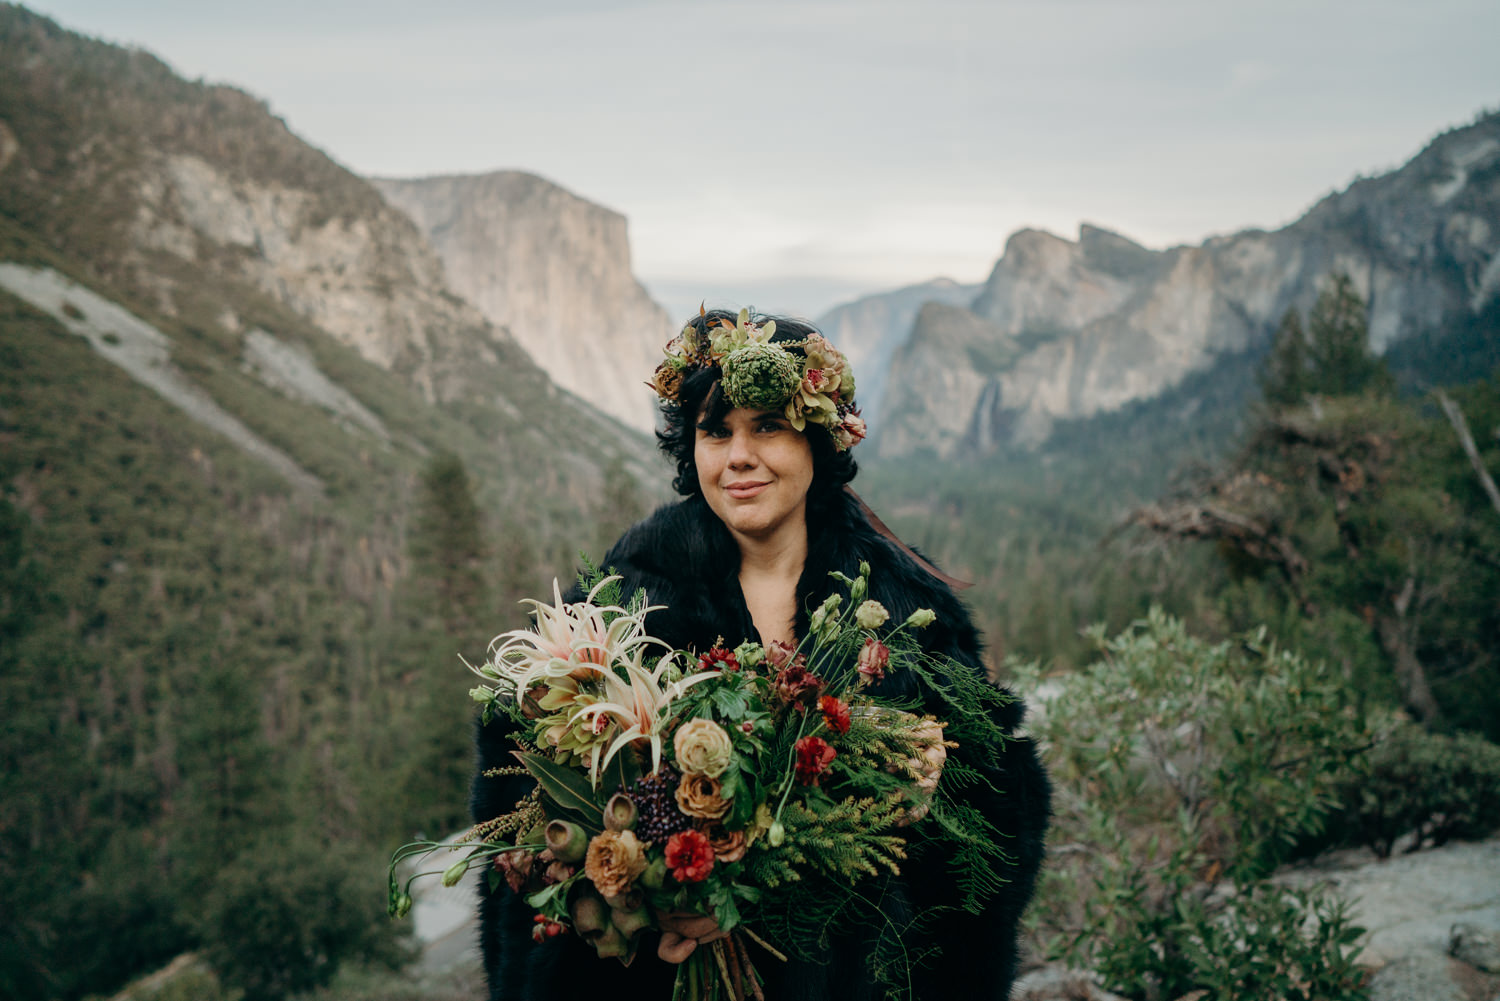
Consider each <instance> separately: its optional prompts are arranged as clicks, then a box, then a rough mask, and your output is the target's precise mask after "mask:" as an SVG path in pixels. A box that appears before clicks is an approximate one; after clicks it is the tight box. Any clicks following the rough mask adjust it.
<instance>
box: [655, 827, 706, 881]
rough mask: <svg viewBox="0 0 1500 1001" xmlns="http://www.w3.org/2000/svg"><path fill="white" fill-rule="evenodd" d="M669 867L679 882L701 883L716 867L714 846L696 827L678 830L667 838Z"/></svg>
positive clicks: (673, 876)
mask: <svg viewBox="0 0 1500 1001" xmlns="http://www.w3.org/2000/svg"><path fill="white" fill-rule="evenodd" d="M667 868H669V869H671V870H672V878H673V879H675V880H677V882H679V883H701V882H703V881H704V880H705V879H707V878H708V874H709V873H710V872H712V871H713V868H714V846H713V845H712V844H710V843H709V840H708V836H707V835H705V834H704V833H703V832H702V831H700V830H697V829H695V828H688V829H687V830H685V831H678V832H677V833H676V834H674V835H672V836H671V837H670V838H668V839H667Z"/></svg>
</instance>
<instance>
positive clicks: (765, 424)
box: [760, 421, 786, 434]
mask: <svg viewBox="0 0 1500 1001" xmlns="http://www.w3.org/2000/svg"><path fill="white" fill-rule="evenodd" d="M760 430H761V432H762V433H763V434H765V433H774V432H776V431H784V430H786V425H785V424H783V423H781V422H780V421H761V424H760Z"/></svg>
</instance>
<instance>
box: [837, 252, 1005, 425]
mask: <svg viewBox="0 0 1500 1001" xmlns="http://www.w3.org/2000/svg"><path fill="white" fill-rule="evenodd" d="M978 291H979V289H978V288H977V287H976V286H973V285H960V284H958V283H957V282H955V281H953V280H951V279H948V278H934V279H933V280H932V281H927V282H923V283H921V284H920V285H908V286H906V287H905V288H899V289H896V290H894V291H891V292H882V293H880V294H878V295H870V296H865V297H863V298H861V299H856V300H855V301H853V302H849V303H845V304H843V305H841V306H835V307H834V308H833V309H830V310H829V311H828V312H826V313H824V314H823V315H822V316H821V317H819V318H818V321H817V326H818V329H820V330H822V331H823V333H824V334H826V335H827V336H828V339H829V340H831V341H832V342H833V343H834V344H835V345H836V346H837V347H838V349H839V350H840V351H842V352H844V354H846V355H848V357H849V361H850V363H851V364H852V365H853V366H854V371H855V372H856V373H857V374H858V376H859V406H860V410H861V412H862V413H863V414H864V417H865V420H866V421H868V422H869V424H870V427H871V429H872V431H873V433H874V434H875V435H877V436H878V435H879V433H880V428H881V418H882V417H883V416H884V407H885V395H886V379H887V377H888V375H889V373H890V367H891V359H892V357H893V356H894V355H895V353H896V349H897V348H898V347H900V346H901V344H902V343H904V342H905V341H906V339H907V338H908V337H909V336H910V335H911V325H912V321H913V320H915V319H916V317H917V311H918V310H919V309H921V308H922V305H923V304H924V303H928V302H938V303H946V304H949V305H954V306H958V305H968V304H969V302H970V301H972V300H973V298H974V294H975V293H976V292H978Z"/></svg>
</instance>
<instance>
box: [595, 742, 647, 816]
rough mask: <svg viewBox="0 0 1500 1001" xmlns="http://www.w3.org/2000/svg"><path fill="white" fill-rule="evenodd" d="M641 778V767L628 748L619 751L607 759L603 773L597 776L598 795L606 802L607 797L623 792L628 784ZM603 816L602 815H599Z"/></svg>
mask: <svg viewBox="0 0 1500 1001" xmlns="http://www.w3.org/2000/svg"><path fill="white" fill-rule="evenodd" d="M640 777H641V767H640V765H639V763H637V761H636V760H635V754H634V753H632V752H631V750H630V748H628V747H625V748H621V749H620V753H618V754H616V755H615V756H614V757H613V758H610V759H609V764H607V765H605V766H604V771H603V772H602V773H600V776H599V794H600V795H601V796H603V797H604V798H605V802H608V797H610V796H612V795H614V794H615V793H616V792H625V791H626V790H628V789H629V788H630V784H631V783H632V782H634V781H635V780H636V779H638V778H640ZM600 815H601V816H603V814H602V813H601V814H600Z"/></svg>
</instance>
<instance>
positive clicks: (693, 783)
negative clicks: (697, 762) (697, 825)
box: [677, 775, 729, 820]
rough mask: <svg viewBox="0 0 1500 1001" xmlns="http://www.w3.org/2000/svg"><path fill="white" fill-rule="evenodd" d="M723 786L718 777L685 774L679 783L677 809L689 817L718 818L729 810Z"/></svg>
mask: <svg viewBox="0 0 1500 1001" xmlns="http://www.w3.org/2000/svg"><path fill="white" fill-rule="evenodd" d="M723 788H724V787H723V786H722V785H721V784H720V782H719V780H718V779H715V778H710V777H709V776H707V775H684V776H683V777H682V781H681V782H679V783H678V784H677V809H679V810H681V811H682V812H683V813H685V814H687V815H688V816H689V817H698V818H700V819H702V820H718V819H719V818H720V817H722V816H724V814H726V813H728V812H729V800H727V799H725V798H724V797H723V796H722V795H721V793H722V792H723Z"/></svg>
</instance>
